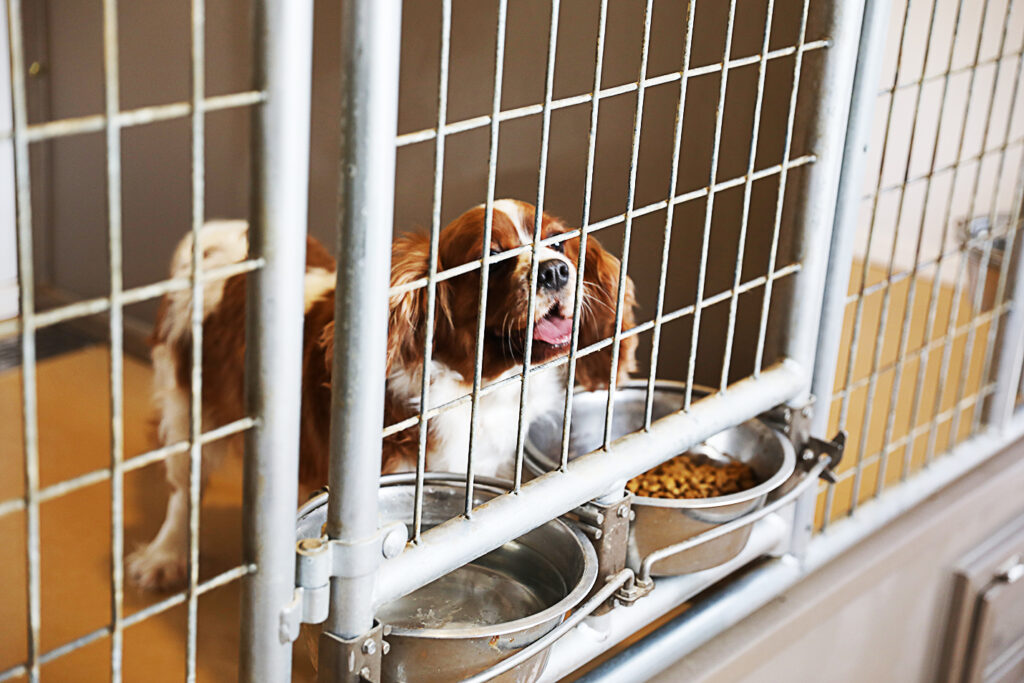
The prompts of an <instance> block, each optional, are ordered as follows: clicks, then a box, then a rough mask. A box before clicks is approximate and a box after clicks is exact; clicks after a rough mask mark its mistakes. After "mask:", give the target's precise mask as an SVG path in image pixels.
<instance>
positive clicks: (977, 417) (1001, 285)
mask: <svg viewBox="0 0 1024 683" xmlns="http://www.w3.org/2000/svg"><path fill="white" fill-rule="evenodd" d="M1022 67H1024V52H1022V53H1021V54H1020V55H1019V56H1018V57H1017V69H1016V73H1015V74H1014V79H1013V83H1014V86H1013V96H1012V98H1011V105H1010V114H1009V116H1008V117H1007V119H1006V124H1007V128H1006V131H1005V132H1004V135H1003V139H1004V140H1009V139H1010V126H1011V122H1012V121H1013V120H1014V119H1013V115H1014V113H1015V112H1016V111H1017V95H1018V93H1019V91H1020V81H1021V78H1020V76H1021V69H1022ZM1005 154H1006V150H1005V148H1004V149H1003V152H1002V156H1001V157H1000V162H999V163H1000V167H1002V164H1003V161H1004V160H1005V158H1006V157H1005ZM998 175H1002V170H1001V168H1000V173H999V174H997V176H998ZM1021 183H1024V160H1022V162H1021V165H1020V166H1019V167H1018V169H1017V189H1016V191H1015V194H1014V196H1013V202H1014V204H1013V213H1012V215H1011V221H1010V224H1009V226H1008V229H1007V233H1006V235H1005V236H1004V238H1003V239H1004V242H1003V244H1004V247H1003V262H1002V264H1001V265H1000V267H999V281H998V283H997V285H996V295H995V299H994V302H995V305H996V306H1000V305H1002V303H1003V301H1004V297H1005V295H1006V285H1007V280H1008V278H1009V275H1010V267H1011V264H1014V274H1015V275H1016V272H1017V270H1018V269H1019V267H1020V266H1019V265H1017V264H1019V261H1018V260H1016V256H1015V246H1016V239H1017V229H1018V224H1017V222H1018V221H1019V220H1020V210H1021V202H1022V196H1021V193H1022V192H1024V190H1022V188H1021ZM998 200H999V193H998V192H997V191H996V192H993V193H992V204H991V205H990V206H989V225H990V226H992V227H995V222H996V211H997V204H998ZM1015 286H1016V285H1015V281H1014V282H1011V283H1010V290H1011V292H1012V291H1014V289H1015ZM1010 301H1012V305H1011V308H1010V310H1009V311H1008V312H1007V313H1006V316H1007V326H1009V325H1010V324H1011V323H1010V319H1009V318H1010V317H1011V316H1013V315H1014V311H1015V309H1017V308H1019V305H1020V300H1019V299H1018V298H1017V297H1016V296H1013V295H1011V299H1010ZM1001 322H1002V316H996V318H995V319H994V320H993V321H992V329H991V330H990V331H989V335H988V341H987V343H986V345H985V360H984V363H983V364H982V370H981V377H982V382H983V383H984V382H985V381H987V379H988V378H989V377H993V375H992V374H991V372H992V360H993V352H994V351H995V344H996V339H997V337H1001V338H1002V339H1003V344H1004V345H1005V344H1011V345H1012V344H1015V343H1016V342H1015V341H1013V340H1014V339H1015V338H1014V337H1012V336H1006V333H1005V332H1004V331H1003V330H1002V329H1001V328H1000V323H1001ZM1018 337H1019V335H1018ZM1005 367H1007V366H1005V365H1002V366H999V368H998V369H997V371H996V374H995V375H994V377H995V382H996V392H998V391H1000V390H1005V388H1006V386H1007V384H1006V380H1005V379H1003V376H1002V368H1005ZM1017 376H1018V377H1019V376H1020V372H1019V371H1018V372H1017ZM1014 393H1016V392H1015V391H1014ZM1002 400H1004V399H1002V398H997V397H993V398H992V399H990V400H989V401H988V402H984V403H983V404H982V405H981V406H978V407H976V408H975V411H974V424H973V426H972V431H977V430H978V428H979V427H980V425H981V421H982V419H983V418H985V417H986V415H988V417H989V418H990V417H991V416H992V415H993V414H995V415H998V414H1000V413H991V412H990V405H991V404H992V403H995V402H999V401H1002ZM989 421H991V420H989Z"/></svg>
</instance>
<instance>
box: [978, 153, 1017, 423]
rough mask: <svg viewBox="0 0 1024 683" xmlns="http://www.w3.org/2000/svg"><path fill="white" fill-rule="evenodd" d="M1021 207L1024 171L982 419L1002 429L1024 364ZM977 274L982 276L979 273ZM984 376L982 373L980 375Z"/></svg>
mask: <svg viewBox="0 0 1024 683" xmlns="http://www.w3.org/2000/svg"><path fill="white" fill-rule="evenodd" d="M1022 209H1024V173H1022V174H1021V177H1020V178H1019V182H1018V185H1017V201H1016V207H1015V209H1014V215H1013V216H1012V217H1011V218H1012V220H1013V222H1012V223H1011V229H1012V230H1014V232H1015V233H1016V234H1015V235H1014V236H1013V237H1012V238H1010V240H1009V241H1008V243H1007V245H1006V246H1007V252H1006V253H1005V254H1003V258H1004V259H1006V260H1007V261H1010V263H1009V264H1005V263H1004V266H1005V267H1009V268H1010V270H1009V271H1008V272H1009V275H1008V277H1007V280H1009V284H1008V287H1009V289H1010V291H1011V292H1012V294H1011V295H1010V296H1011V300H1012V302H1013V303H1012V305H1011V307H1010V310H1009V312H1008V313H1007V315H1006V322H1005V324H1004V325H1003V327H1002V329H1001V330H1000V331H999V339H998V344H999V353H998V355H997V357H996V359H995V364H994V367H993V368H992V376H993V377H995V381H996V386H995V391H994V392H993V395H992V399H991V400H990V401H989V403H988V404H987V406H986V413H985V416H984V419H985V422H986V423H987V424H991V425H993V426H995V427H996V428H997V429H1006V428H1007V426H1008V425H1009V424H1010V420H1011V418H1012V417H1013V414H1014V412H1015V410H1016V407H1017V395H1018V391H1019V390H1020V388H1019V387H1020V382H1021V371H1022V368H1024V272H1021V269H1022V268H1024V265H1022V264H1024V232H1022V231H1021V230H1020V228H1019V227H1017V225H1018V224H1019V222H1020V220H1021V215H1022ZM978 277H985V275H984V273H979V274H978ZM983 378H984V376H983ZM975 410H977V408H975Z"/></svg>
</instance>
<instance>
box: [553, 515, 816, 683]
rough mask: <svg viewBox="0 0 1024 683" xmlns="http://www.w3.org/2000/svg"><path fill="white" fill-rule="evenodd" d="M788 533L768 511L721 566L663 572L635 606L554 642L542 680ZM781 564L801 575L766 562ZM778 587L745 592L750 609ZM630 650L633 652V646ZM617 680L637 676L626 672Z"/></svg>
mask: <svg viewBox="0 0 1024 683" xmlns="http://www.w3.org/2000/svg"><path fill="white" fill-rule="evenodd" d="M789 535H790V529H789V525H788V524H787V522H786V520H785V519H784V515H769V516H768V517H766V518H764V519H762V520H760V521H759V522H757V523H755V524H754V526H753V528H752V529H751V530H750V539H749V540H748V541H747V544H746V545H745V546H744V547H743V550H741V551H740V554H739V555H737V556H736V557H734V558H732V559H731V560H729V561H727V562H725V563H723V564H720V565H718V566H717V567H711V568H710V569H704V570H702V571H699V572H694V573H692V574H683V575H681V576H663V577H659V578H658V580H657V581H656V582H655V584H654V590H652V591H651V592H650V594H648V595H647V596H645V597H644V598H642V599H640V600H638V601H637V602H636V603H634V604H633V605H630V606H629V607H627V608H619V609H616V610H614V611H613V612H611V613H609V614H606V615H603V616H600V617H596V618H591V619H588V620H587V621H585V622H584V623H583V624H581V625H579V626H578V627H577V628H575V629H573V630H572V631H570V632H569V633H567V634H566V635H565V636H564V637H563V638H561V639H560V640H559V641H558V642H557V643H555V644H554V645H553V646H552V647H551V654H550V655H549V657H548V663H547V666H545V667H544V671H543V672H542V673H541V678H540V680H541V681H542V682H543V683H554V681H559V680H561V679H562V678H563V677H565V676H567V675H569V674H570V673H572V672H573V671H575V670H576V669H578V668H579V667H580V666H582V665H584V664H586V663H587V662H589V661H592V660H593V659H595V658H597V657H598V656H600V655H601V654H602V653H604V652H607V651H608V650H611V649H612V648H613V647H615V646H616V645H618V644H619V643H621V642H622V641H624V640H626V639H627V638H629V637H630V636H632V635H634V634H635V633H636V632H637V631H639V630H640V629H642V628H644V627H646V626H648V625H649V624H651V623H653V622H655V621H657V620H658V619H659V618H660V617H662V616H664V615H665V614H667V613H668V612H670V611H672V610H673V609H675V608H676V607H678V606H679V605H681V604H682V603H684V602H686V601H687V600H689V599H690V598H692V597H693V596H695V595H697V594H699V593H703V592H704V591H705V590H706V589H707V588H708V587H709V586H712V585H714V584H715V583H717V582H718V581H720V580H722V579H723V578H725V577H727V576H729V575H730V574H732V573H733V572H735V571H736V570H737V569H739V568H741V567H744V566H746V565H748V564H750V563H751V562H753V561H754V560H756V559H757V558H759V557H762V556H764V555H769V554H772V553H776V552H779V551H780V550H782V549H784V548H785V545H786V542H787V539H788V538H789ZM778 564H783V565H785V566H786V567H787V568H788V569H787V571H788V572H789V573H791V574H792V575H793V576H797V575H798V574H799V566H798V565H797V563H796V562H794V561H792V560H791V559H783V560H775V561H773V562H771V563H770V564H769V565H768V567H771V566H777V565H778ZM766 569H767V567H762V568H758V569H754V570H753V571H752V574H755V575H757V576H764V574H765V572H766ZM746 575H747V574H745V576H746ZM740 580H742V579H740ZM759 583H760V582H759ZM730 585H731V582H730ZM779 590H780V589H778V588H775V587H774V586H771V587H769V586H761V587H760V588H759V589H758V590H756V591H749V590H748V591H746V595H747V599H748V600H749V601H750V603H751V605H752V607H751V608H750V609H751V611H753V610H754V609H756V607H755V606H753V605H757V604H758V602H757V601H758V600H765V601H767V600H769V599H771V598H772V597H774V596H775V595H776V594H777V592H779ZM716 596H717V594H712V595H711V596H708V597H704V596H702V597H701V604H704V603H705V602H706V601H708V600H711V601H715V603H716V604H717V597H716ZM759 596H763V597H759ZM695 607H696V606H695ZM695 607H694V608H695ZM694 608H691V610H692V609H694ZM687 613H689V610H688V612H687ZM729 613H731V614H736V615H737V618H741V616H742V615H743V614H744V613H743V612H742V611H740V612H738V613H737V612H736V611H735V610H730V611H729ZM712 635H713V634H712ZM709 637H710V635H709ZM640 642H641V643H642V642H644V641H640ZM626 651H627V652H629V650H626ZM619 680H637V679H634V678H633V677H632V676H625V677H623V678H620V679H619Z"/></svg>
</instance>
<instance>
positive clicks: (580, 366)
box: [565, 235, 637, 389]
mask: <svg viewBox="0 0 1024 683" xmlns="http://www.w3.org/2000/svg"><path fill="white" fill-rule="evenodd" d="M579 248H580V244H579V238H576V239H572V240H569V241H568V242H566V243H565V255H566V257H567V258H568V259H569V260H570V261H572V262H573V263H578V257H579ZM620 270H621V268H620V263H619V259H617V258H616V257H615V256H613V255H612V254H609V253H608V252H607V251H605V250H604V248H603V247H602V246H601V244H600V243H599V242H598V241H597V240H596V239H595V238H594V236H593V235H589V236H588V237H587V254H586V262H585V264H584V267H583V292H582V296H583V297H584V300H583V307H582V309H581V312H580V338H579V348H581V349H582V348H584V347H586V346H589V345H590V344H594V343H596V342H599V341H601V340H602V339H609V338H611V337H612V336H613V335H614V334H615V304H616V301H617V298H618V288H619V272H620ZM635 308H636V297H635V294H634V288H633V280H632V279H630V278H629V277H628V276H627V277H626V293H625V297H624V299H623V302H622V309H623V310H622V329H623V330H624V331H625V330H628V329H630V328H631V327H633V326H634V325H635V324H636V322H635V318H634V309H635ZM636 344H637V340H636V337H635V336H632V337H627V338H625V339H623V340H622V341H621V342H620V343H619V363H618V368H617V372H616V382H624V381H626V380H627V379H629V373H631V372H633V371H634V370H636ZM611 365H612V349H611V346H608V347H606V348H604V349H601V350H600V351H597V352H596V353H591V354H590V355H588V356H584V357H583V358H580V359H579V361H578V362H577V363H576V382H577V384H580V385H582V386H583V387H585V388H587V389H598V388H602V387H607V386H608V379H609V377H610V376H611Z"/></svg>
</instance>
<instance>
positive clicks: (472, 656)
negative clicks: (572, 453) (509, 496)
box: [297, 473, 597, 682]
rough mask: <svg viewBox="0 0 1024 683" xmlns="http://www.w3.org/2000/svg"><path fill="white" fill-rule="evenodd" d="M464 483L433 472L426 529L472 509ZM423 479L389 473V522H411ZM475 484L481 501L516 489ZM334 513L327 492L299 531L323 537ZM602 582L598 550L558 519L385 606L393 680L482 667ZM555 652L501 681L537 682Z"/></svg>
mask: <svg viewBox="0 0 1024 683" xmlns="http://www.w3.org/2000/svg"><path fill="white" fill-rule="evenodd" d="M461 479H462V477H461V476H459V477H455V476H453V475H431V474H428V475H426V483H425V485H424V487H423V524H424V528H429V527H431V526H435V525H437V524H440V523H442V522H444V521H446V520H448V519H450V518H452V517H456V516H458V515H460V514H462V512H463V506H464V500H465V486H464V484H463V483H462V481H461ZM414 481H415V480H414V476H413V475H412V474H411V473H410V474H398V475H388V476H385V477H382V478H381V489H380V498H379V501H380V520H381V523H382V524H386V523H388V522H395V521H402V522H404V523H406V524H407V525H409V526H411V523H412V514H413V495H414ZM475 481H476V485H475V486H474V496H475V503H476V504H477V505H479V504H481V503H483V502H486V501H487V500H490V499H491V498H494V497H495V496H497V495H499V494H501V493H504V492H505V491H507V490H508V488H509V485H508V484H507V483H506V482H502V481H500V480H495V479H489V478H486V477H477V478H476V480H475ZM326 515H327V494H322V495H320V496H318V497H316V498H314V499H313V500H311V501H310V502H309V503H307V504H306V505H304V506H303V507H302V509H301V510H299V519H298V524H297V537H298V538H306V537H309V536H319V535H320V529H321V526H322V525H323V523H324V522H325V521H326ZM410 533H411V530H410ZM596 578H597V556H596V554H595V552H594V549H593V547H592V546H591V544H590V542H589V541H588V540H587V539H586V537H585V536H583V534H581V533H580V532H579V531H578V530H576V529H574V528H573V527H571V526H569V525H568V524H566V523H564V522H562V521H560V520H553V521H550V522H548V523H546V524H544V525H542V526H540V527H538V528H536V529H534V530H533V531H531V532H530V533H528V534H525V535H524V536H520V537H519V538H517V539H516V540H514V541H511V542H509V543H506V544H505V545H503V546H502V547H500V548H498V549H497V550H494V551H492V552H490V553H488V554H487V555H484V556H483V557H480V558H478V559H477V560H475V561H474V562H472V563H470V564H468V565H466V566H464V567H460V568H459V569H456V570H455V571H453V572H451V573H450V574H447V575H446V576H443V577H441V578H440V579H438V580H436V581H434V582H433V583H430V584H428V585H426V586H424V587H423V588H420V589H419V590H417V591H414V592H413V593H410V594H409V595H406V596H404V597H402V598H399V599H398V600H395V601H393V602H391V603H388V604H386V605H384V606H382V607H381V608H380V610H378V613H377V618H378V620H379V621H380V622H381V623H383V624H386V625H388V626H390V627H391V635H390V636H388V637H387V642H388V643H389V644H390V646H391V649H390V651H389V653H388V654H387V655H386V656H385V657H384V658H383V660H382V667H383V669H382V676H383V679H384V680H386V681H455V680H462V679H464V678H466V677H468V676H471V675H473V674H475V673H479V672H480V671H483V670H484V669H486V668H488V667H489V666H492V665H493V664H496V663H497V662H499V661H501V660H502V659H505V658H506V657H508V656H511V655H512V654H514V653H515V652H517V651H518V650H520V649H522V648H524V647H526V646H527V645H529V644H531V643H533V642H534V641H536V640H537V639H539V638H541V637H542V636H543V635H545V634H546V633H547V632H548V631H550V630H551V629H553V628H555V626H557V625H558V624H559V623H561V621H562V620H563V619H564V618H565V617H566V616H567V614H568V613H569V611H570V610H572V609H573V608H574V607H576V605H577V604H579V602H580V601H581V600H583V598H584V597H586V595H587V593H588V592H590V589H591V587H592V586H593V585H594V581H595V580H596ZM547 658H548V651H547V650H544V651H542V652H541V653H539V654H537V655H536V656H534V657H532V658H530V659H528V660H527V661H525V662H523V663H522V664H520V665H519V666H518V667H516V668H515V669H512V670H511V671H509V672H507V673H505V674H503V675H501V676H499V677H497V678H495V679H494V680H496V681H516V682H526V681H533V680H536V679H537V677H538V676H539V675H540V672H541V671H542V670H543V669H544V665H545V664H546V663H547Z"/></svg>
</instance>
